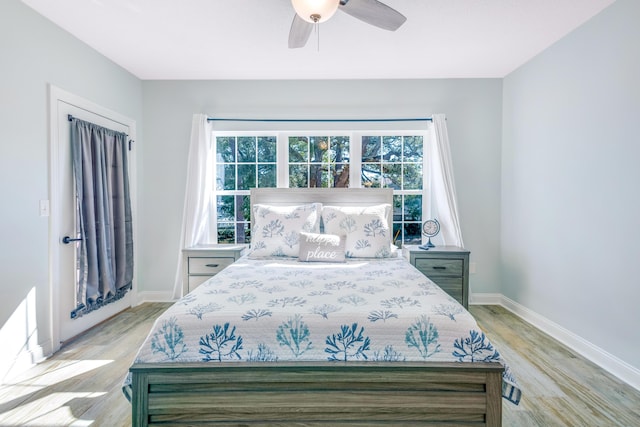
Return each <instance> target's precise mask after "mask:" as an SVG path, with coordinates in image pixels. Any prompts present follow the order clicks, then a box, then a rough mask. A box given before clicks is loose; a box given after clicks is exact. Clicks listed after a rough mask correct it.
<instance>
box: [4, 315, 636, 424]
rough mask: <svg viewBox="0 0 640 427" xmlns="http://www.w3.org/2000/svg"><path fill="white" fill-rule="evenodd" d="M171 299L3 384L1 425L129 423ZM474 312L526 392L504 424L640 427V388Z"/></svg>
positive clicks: (524, 327) (510, 321)
mask: <svg viewBox="0 0 640 427" xmlns="http://www.w3.org/2000/svg"><path fill="white" fill-rule="evenodd" d="M166 307H168V304H161V303H148V304H143V305H141V306H138V307H135V308H132V309H130V310H127V311H125V312H123V313H122V314H120V315H119V316H117V317H115V318H114V319H111V320H110V321H107V322H105V323H104V324H102V325H100V326H98V327H96V328H94V329H93V330H91V331H90V332H88V333H87V334H85V335H83V336H82V337H80V338H78V339H77V340H75V341H73V342H71V343H68V344H67V345H65V346H64V347H63V348H62V349H61V350H60V352H58V353H57V354H55V355H54V356H53V357H51V358H49V359H48V360H46V361H45V362H43V363H41V364H39V365H37V366H36V367H34V368H32V369H30V370H29V371H27V372H26V373H25V374H23V375H21V376H20V377H19V378H17V379H16V380H15V381H13V382H12V384H9V385H5V386H1V387H0V426H3V427H4V426H41V427H48V426H107V427H118V426H129V425H130V424H131V414H130V410H131V407H130V405H129V402H128V401H127V400H126V399H125V398H124V396H123V394H122V392H121V389H120V386H121V384H122V379H123V378H124V376H125V374H126V372H127V369H128V367H129V365H130V364H131V362H132V361H133V358H134V356H135V353H136V351H137V349H138V347H139V346H140V344H141V343H142V341H143V340H144V338H145V337H146V335H147V333H148V331H149V329H150V328H151V325H152V323H153V321H154V319H155V318H156V317H157V316H158V315H159V314H160V313H161V312H162V311H164V310H165V309H166ZM471 312H472V313H473V315H474V316H475V317H476V319H477V320H478V323H479V324H480V326H481V327H482V328H483V329H484V330H485V332H486V333H487V334H488V335H489V337H490V338H491V340H492V341H493V342H494V344H495V345H496V347H497V348H498V349H499V350H500V351H501V353H502V354H503V356H504V357H505V358H506V359H507V361H508V362H509V364H510V365H511V368H512V370H513V372H514V373H515V374H516V375H517V377H518V380H519V383H520V385H521V387H522V389H523V393H524V396H523V398H522V401H521V403H520V405H519V406H515V405H512V404H510V403H509V402H506V401H503V402H504V403H503V425H504V426H505V427H511V426H516V427H520V426H522V427H527V426H544V427H553V426H570V427H575V426H585V427H599V426H602V427H609V426H624V427H635V426H640V392H639V391H637V390H635V389H633V388H632V387H630V386H628V385H625V384H624V383H623V382H621V381H619V380H618V379H616V378H615V377H613V376H611V375H610V374H608V373H606V372H605V371H603V370H602V369H600V368H598V367H597V366H595V365H594V364H592V363H591V362H589V361H587V360H585V359H584V358H582V357H580V356H577V355H576V354H575V353H573V352H571V351H570V350H569V349H567V348H566V347H564V346H563V345H561V344H559V343H558V342H557V341H555V340H553V339H552V338H550V337H549V336H547V335H545V334H543V333H541V332H540V331H539V330H537V329H536V328H534V327H532V326H531V325H529V324H528V323H526V322H523V321H522V320H520V319H519V318H518V317H517V316H514V315H513V314H511V313H510V312H509V311H507V310H505V309H504V308H501V307H498V306H472V307H471Z"/></svg>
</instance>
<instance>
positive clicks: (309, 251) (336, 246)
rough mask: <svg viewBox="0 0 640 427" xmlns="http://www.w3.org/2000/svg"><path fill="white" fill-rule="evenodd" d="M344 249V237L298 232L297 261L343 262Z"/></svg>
mask: <svg viewBox="0 0 640 427" xmlns="http://www.w3.org/2000/svg"><path fill="white" fill-rule="evenodd" d="M344 247H345V238H344V236H338V235H335V234H318V233H305V232H300V253H299V255H298V261H303V262H345V253H344Z"/></svg>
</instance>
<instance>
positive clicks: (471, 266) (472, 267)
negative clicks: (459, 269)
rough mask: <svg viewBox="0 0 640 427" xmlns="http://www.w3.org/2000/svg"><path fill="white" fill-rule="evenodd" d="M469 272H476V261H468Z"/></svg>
mask: <svg viewBox="0 0 640 427" xmlns="http://www.w3.org/2000/svg"><path fill="white" fill-rule="evenodd" d="M469 274H476V263H475V262H470V263H469Z"/></svg>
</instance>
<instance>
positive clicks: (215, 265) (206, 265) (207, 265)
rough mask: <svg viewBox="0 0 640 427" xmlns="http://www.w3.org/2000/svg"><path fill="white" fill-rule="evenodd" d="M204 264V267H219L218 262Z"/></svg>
mask: <svg viewBox="0 0 640 427" xmlns="http://www.w3.org/2000/svg"><path fill="white" fill-rule="evenodd" d="M204 266H205V267H211V268H216V267H219V266H220V264H205V265H204Z"/></svg>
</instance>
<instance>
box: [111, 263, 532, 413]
mask: <svg viewBox="0 0 640 427" xmlns="http://www.w3.org/2000/svg"><path fill="white" fill-rule="evenodd" d="M289 360H297V361H325V360H328V361H335V360H340V361H348V360H357V361H389V362H394V361H437V362H451V361H456V362H500V363H502V364H503V365H504V366H505V372H504V375H503V396H504V397H505V398H506V399H508V400H510V401H511V402H513V403H516V404H518V403H519V401H520V395H521V392H520V389H519V388H518V386H517V384H516V381H515V378H514V377H513V375H512V373H511V371H510V370H509V367H508V365H507V364H506V363H505V362H504V360H503V359H502V357H501V355H500V353H499V352H498V350H497V349H496V348H495V347H494V346H493V345H492V344H491V342H490V341H489V339H488V338H487V336H485V334H484V333H483V332H482V331H481V330H480V328H479V327H478V325H477V323H476V321H475V319H474V318H473V317H472V316H471V314H470V313H469V312H468V311H467V310H465V309H464V308H463V307H462V305H460V304H459V303H458V302H457V301H456V300H454V299H453V298H452V297H450V296H449V295H448V294H446V293H445V292H444V291H442V290H441V289H440V288H439V287H438V286H437V285H436V284H434V283H433V282H432V281H431V280H429V279H428V278H426V277H425V276H424V275H423V274H421V273H420V272H419V271H418V270H417V269H415V268H414V267H413V266H412V265H411V264H410V263H409V262H408V261H407V260H406V259H404V258H390V259H375V260H369V259H352V260H349V261H347V262H346V263H343V264H341V263H336V264H326V263H305V262H299V261H297V259H261V260H254V259H249V258H248V257H246V256H245V257H243V258H241V259H240V260H238V261H237V262H236V263H234V264H233V265H231V266H229V267H227V268H226V269H225V270H223V271H222V272H220V273H218V274H217V275H216V276H214V277H213V278H211V279H210V280H209V281H207V282H205V283H204V284H202V285H200V286H199V287H198V288H196V289H195V290H194V291H193V292H191V293H189V294H188V295H186V296H184V297H183V298H182V299H180V300H179V301H177V302H176V303H175V304H174V305H173V306H171V307H170V308H169V309H168V310H167V311H166V312H165V313H164V314H163V315H162V316H161V317H159V318H158V319H157V320H156V323H155V325H154V327H153V329H152V330H151V332H150V333H149V336H148V337H147V339H146V341H145V342H144V344H143V345H142V347H141V348H140V350H139V353H138V355H137V356H136V359H135V361H136V362H144V363H154V362H196V361H197V362H202V361H204V362H213V363H217V362H242V361H289ZM123 390H124V392H125V395H127V397H130V378H129V377H127V379H126V380H125V384H124V387H123Z"/></svg>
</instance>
